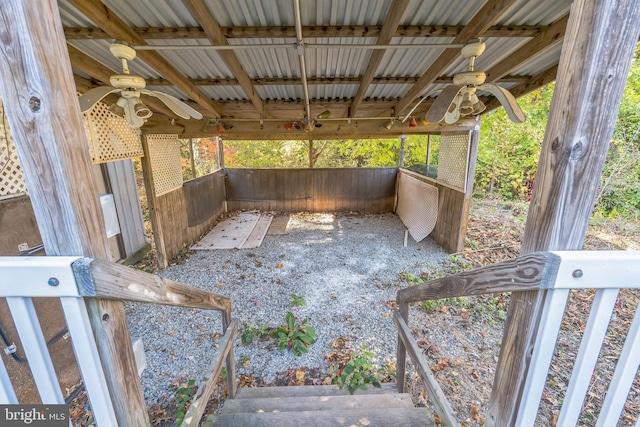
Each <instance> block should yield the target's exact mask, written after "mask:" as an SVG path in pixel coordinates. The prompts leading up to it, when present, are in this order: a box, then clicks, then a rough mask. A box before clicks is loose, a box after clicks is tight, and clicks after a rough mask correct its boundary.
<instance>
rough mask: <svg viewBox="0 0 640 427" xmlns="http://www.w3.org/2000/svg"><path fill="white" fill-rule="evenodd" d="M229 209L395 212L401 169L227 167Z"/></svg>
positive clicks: (226, 184)
mask: <svg viewBox="0 0 640 427" xmlns="http://www.w3.org/2000/svg"><path fill="white" fill-rule="evenodd" d="M225 171H226V173H227V175H228V177H227V180H226V183H225V186H226V194H227V208H228V210H230V211H232V210H240V209H259V210H265V211H279V212H304V211H306V212H340V211H342V212H345V211H346V212H348V211H361V212H392V211H393V208H394V206H393V205H394V202H395V196H396V174H397V171H398V169H397V168H340V169H225Z"/></svg>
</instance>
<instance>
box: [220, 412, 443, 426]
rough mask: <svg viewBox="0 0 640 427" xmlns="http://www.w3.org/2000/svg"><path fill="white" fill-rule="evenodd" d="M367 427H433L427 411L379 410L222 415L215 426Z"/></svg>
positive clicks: (433, 424) (431, 418) (433, 423)
mask: <svg viewBox="0 0 640 427" xmlns="http://www.w3.org/2000/svg"><path fill="white" fill-rule="evenodd" d="M301 425H312V426H318V427H324V426H332V427H333V426H336V425H343V426H367V427H388V426H394V427H403V426H406V427H412V426H428V427H435V426H436V424H435V422H434V421H433V417H432V416H431V414H430V413H429V411H427V410H426V408H382V409H370V408H369V409H361V410H357V409H356V410H335V411H300V412H265V413H242V414H222V415H218V416H216V417H215V421H214V426H221V427H225V426H252V427H260V426H264V427H266V426H279V427H287V426H296V427H297V426H301Z"/></svg>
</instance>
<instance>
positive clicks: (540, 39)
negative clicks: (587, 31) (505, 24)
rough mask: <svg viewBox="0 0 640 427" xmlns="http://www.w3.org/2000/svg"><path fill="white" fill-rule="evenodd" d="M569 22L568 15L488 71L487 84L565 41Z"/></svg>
mask: <svg viewBox="0 0 640 427" xmlns="http://www.w3.org/2000/svg"><path fill="white" fill-rule="evenodd" d="M568 20H569V15H568V14H567V15H565V16H564V17H562V18H561V19H559V20H558V21H556V22H554V23H553V24H552V25H550V26H549V27H547V28H546V29H545V30H544V31H542V32H541V33H540V34H538V35H537V36H536V37H534V38H533V39H532V40H531V41H530V42H528V43H526V44H525V45H524V46H522V47H521V48H519V49H518V50H516V51H515V52H511V53H509V55H507V57H506V59H505V60H504V61H502V62H500V63H499V64H498V65H496V66H495V67H493V68H492V69H490V70H489V71H487V82H495V81H497V80H500V79H501V78H502V77H504V76H506V75H507V74H508V73H510V72H511V71H513V70H515V69H516V68H517V67H519V66H520V65H522V64H523V63H525V62H527V60H529V59H531V58H533V57H534V56H536V55H538V54H539V53H541V52H544V51H545V50H547V49H549V48H551V47H552V46H555V45H556V44H557V43H560V42H561V41H562V40H563V39H564V34H565V31H566V29H567V21H568Z"/></svg>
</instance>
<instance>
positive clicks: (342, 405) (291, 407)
mask: <svg viewBox="0 0 640 427" xmlns="http://www.w3.org/2000/svg"><path fill="white" fill-rule="evenodd" d="M413 407H414V406H413V402H412V401H411V396H410V395H409V394H407V393H402V394H399V393H396V394H359V395H353V396H351V395H346V396H305V397H301V396H296V397H271V398H257V399H230V400H227V401H226V402H225V403H224V407H223V408H222V413H223V414H237V413H242V412H247V413H263V412H296V411H329V410H349V409H366V408H373V409H382V408H413Z"/></svg>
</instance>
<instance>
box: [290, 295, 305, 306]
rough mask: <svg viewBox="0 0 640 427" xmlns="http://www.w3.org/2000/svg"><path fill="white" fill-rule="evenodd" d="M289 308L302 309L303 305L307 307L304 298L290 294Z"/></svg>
mask: <svg viewBox="0 0 640 427" xmlns="http://www.w3.org/2000/svg"><path fill="white" fill-rule="evenodd" d="M290 296H291V303H290V305H291V307H302V306H304V305H307V302H306V301H305V300H304V298H303V297H302V296H301V295H296V294H291V295H290Z"/></svg>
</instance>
